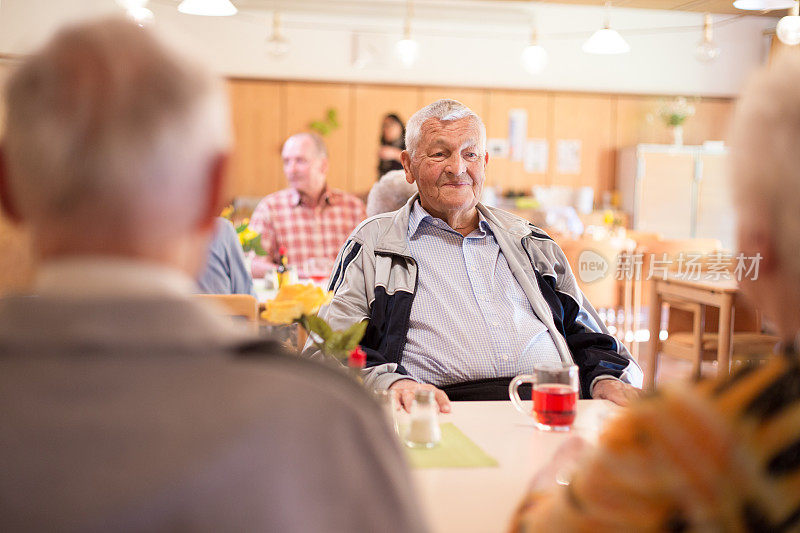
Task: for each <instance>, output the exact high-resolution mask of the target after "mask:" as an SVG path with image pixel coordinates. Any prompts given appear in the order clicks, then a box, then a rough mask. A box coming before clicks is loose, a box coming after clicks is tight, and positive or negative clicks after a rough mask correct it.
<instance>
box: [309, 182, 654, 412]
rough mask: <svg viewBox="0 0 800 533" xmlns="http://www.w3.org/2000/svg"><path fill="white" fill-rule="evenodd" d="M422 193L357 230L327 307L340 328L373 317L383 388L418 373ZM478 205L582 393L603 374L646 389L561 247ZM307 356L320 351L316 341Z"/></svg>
mask: <svg viewBox="0 0 800 533" xmlns="http://www.w3.org/2000/svg"><path fill="white" fill-rule="evenodd" d="M417 197H418V195H414V196H413V197H412V198H411V199H410V200H409V201H408V203H406V205H405V206H404V207H402V208H401V209H399V210H398V211H394V212H391V213H384V214H381V215H376V216H374V217H371V218H368V219H367V220H365V221H364V222H362V223H361V224H360V225H359V226H358V227H357V228H356V229H355V230H354V231H353V233H352V234H351V235H350V238H349V239H348V240H347V242H346V243H345V245H344V247H343V248H342V250H341V251H340V252H339V257H338V258H337V261H336V266H335V268H334V271H333V274H332V275H331V279H330V287H329V288H330V290H332V291H334V297H333V300H332V301H331V303H330V304H329V305H327V306H325V307H323V308H322V309H321V310H320V316H321V317H322V318H324V319H325V320H327V321H328V323H329V324H330V325H331V327H332V328H333V329H344V328H347V327H349V326H350V325H352V324H354V323H355V322H358V321H362V320H369V325H368V327H367V332H366V334H365V336H364V339H363V340H362V342H361V345H362V347H363V348H364V350H365V351H366V352H367V371H366V372H365V378H364V379H365V383H366V384H367V385H368V386H372V387H375V388H388V387H389V386H390V385H391V384H392V383H394V382H395V381H397V380H398V379H404V378H409V377H410V376H409V375H408V372H407V370H406V369H405V368H404V367H403V348H404V347H405V343H406V335H407V333H408V324H409V318H410V315H411V306H412V305H413V304H414V295H415V293H416V289H417V274H418V272H417V268H418V267H417V262H416V261H414V258H413V257H412V256H411V252H410V250H409V245H408V239H407V230H408V219H409V214H410V212H411V208H412V206H413V203H414V202H415V201H416V199H417ZM477 207H478V210H479V211H480V212H481V213H482V214H483V216H484V217H485V218H486V220H487V222H488V223H489V225H490V227H491V229H492V232H493V233H494V236H495V238H496V239H497V242H498V244H499V246H500V250H501V251H502V253H503V255H504V256H505V258H506V261H507V262H508V266H509V267H510V268H511V272H512V274H513V275H514V278H515V279H516V280H517V282H518V283H519V285H520V287H522V290H523V291H524V292H525V295H526V296H527V297H528V300H529V301H530V304H531V308H532V309H533V311H534V313H536V316H537V317H538V318H539V320H541V321H542V322H543V323H544V324H545V325H546V326H547V329H548V330H549V332H550V335H551V336H552V338H553V341H554V343H555V345H556V347H557V348H558V351H559V354H560V356H561V359H562V360H563V361H565V362H569V363H573V362H574V363H575V364H577V365H578V367H579V369H580V372H579V373H580V382H581V396H582V397H584V398H590V397H591V390H592V387H593V386H594V383H595V382H596V381H598V380H599V379H606V378H617V379H620V380H622V381H624V382H626V383H630V384H632V385H635V386H637V387H640V386H641V383H642V371H641V369H640V368H639V366H638V365H637V364H636V362H635V361H634V360H633V359H632V358H631V356H630V353H629V352H628V350H627V349H626V348H625V347H624V346H623V345H622V344H621V343H620V342H619V341H617V339H616V338H614V337H613V336H611V335H610V334H609V333H608V330H607V329H606V328H605V326H604V325H603V324H602V323H601V322H600V320H599V318H598V316H597V313H596V312H595V310H594V308H592V306H591V305H590V304H589V302H588V301H586V298H585V297H584V296H583V293H582V292H581V290H580V289H579V288H578V286H577V283H576V281H575V277H574V276H573V274H572V271H571V269H570V267H569V265H568V264H567V260H566V257H565V256H564V252H562V251H561V249H560V248H559V247H558V245H557V244H556V243H555V242H554V241H553V240H552V239H551V238H550V237H549V236H548V235H547V234H545V233H544V232H543V231H542V230H540V229H538V228H537V227H535V226H533V225H532V224H530V223H529V222H528V221H526V220H524V219H522V218H520V217H517V216H515V215H512V214H511V213H508V212H506V211H502V210H500V209H496V208H491V207H487V206H484V205H482V204H480V203H479V204H478V206H477ZM306 354H313V348H312V345H311V343H310V342H309V344H307V345H306ZM531 370H532V369H531Z"/></svg>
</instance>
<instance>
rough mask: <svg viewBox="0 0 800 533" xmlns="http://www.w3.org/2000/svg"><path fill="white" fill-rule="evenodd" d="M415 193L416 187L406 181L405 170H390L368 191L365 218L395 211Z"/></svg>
mask: <svg viewBox="0 0 800 533" xmlns="http://www.w3.org/2000/svg"><path fill="white" fill-rule="evenodd" d="M416 192H417V186H416V185H414V184H413V183H409V182H408V181H407V180H406V172H405V170H390V171H389V172H387V173H386V174H384V175H383V176H381V179H380V180H379V181H378V182H377V183H376V184H375V185H373V186H372V188H371V189H370V190H369V196H367V216H368V217H371V216H373V215H379V214H381V213H388V212H390V211H396V210H398V209H400V208H401V207H403V205H405V203H406V202H407V201H408V199H409V198H411V197H412V196H413V195H414V194H415V193H416Z"/></svg>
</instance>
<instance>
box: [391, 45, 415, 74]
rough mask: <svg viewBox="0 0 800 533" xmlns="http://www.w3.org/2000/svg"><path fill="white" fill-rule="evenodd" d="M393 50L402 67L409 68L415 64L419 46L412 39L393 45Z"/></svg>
mask: <svg viewBox="0 0 800 533" xmlns="http://www.w3.org/2000/svg"><path fill="white" fill-rule="evenodd" d="M394 49H395V52H397V57H398V58H399V59H400V62H401V63H402V64H403V66H404V67H406V68H411V67H412V66H413V65H414V63H416V61H417V56H418V55H419V44H417V41H415V40H414V39H401V40H399V41H397V44H395V45H394Z"/></svg>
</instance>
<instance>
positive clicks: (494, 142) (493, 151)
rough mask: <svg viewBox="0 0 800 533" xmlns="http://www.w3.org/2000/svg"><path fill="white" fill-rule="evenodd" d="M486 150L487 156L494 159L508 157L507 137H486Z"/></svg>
mask: <svg viewBox="0 0 800 533" xmlns="http://www.w3.org/2000/svg"><path fill="white" fill-rule="evenodd" d="M486 151H487V152H489V157H490V158H494V159H505V158H506V157H508V139H502V138H499V137H495V138H493V139H486Z"/></svg>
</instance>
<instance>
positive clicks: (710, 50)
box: [694, 41, 719, 63]
mask: <svg viewBox="0 0 800 533" xmlns="http://www.w3.org/2000/svg"><path fill="white" fill-rule="evenodd" d="M717 57H719V46H716V45H715V44H714V42H713V41H702V42H701V43H700V44H698V45H697V48H695V49H694V58H695V59H697V60H698V61H700V62H703V63H709V62H711V61H714V60H715V59H716V58H717Z"/></svg>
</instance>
